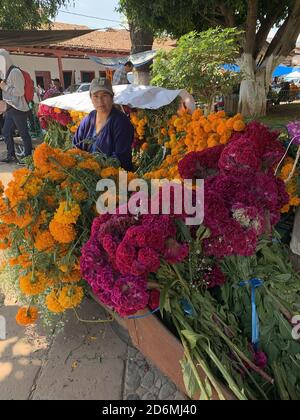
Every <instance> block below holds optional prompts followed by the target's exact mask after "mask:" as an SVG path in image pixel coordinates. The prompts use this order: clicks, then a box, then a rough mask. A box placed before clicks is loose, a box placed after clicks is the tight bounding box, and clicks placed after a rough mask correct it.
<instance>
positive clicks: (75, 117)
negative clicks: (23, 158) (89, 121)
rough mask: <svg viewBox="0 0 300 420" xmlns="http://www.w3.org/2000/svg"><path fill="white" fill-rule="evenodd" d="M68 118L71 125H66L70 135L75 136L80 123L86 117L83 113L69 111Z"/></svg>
mask: <svg viewBox="0 0 300 420" xmlns="http://www.w3.org/2000/svg"><path fill="white" fill-rule="evenodd" d="M69 114H70V117H71V118H72V123H70V124H69V125H68V128H69V130H70V131H71V133H72V134H75V133H76V131H77V129H78V127H79V125H80V123H81V121H82V120H83V119H84V118H85V117H86V116H87V115H88V114H86V113H84V112H79V111H74V110H72V111H69Z"/></svg>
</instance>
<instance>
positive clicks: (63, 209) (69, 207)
mask: <svg viewBox="0 0 300 420" xmlns="http://www.w3.org/2000/svg"><path fill="white" fill-rule="evenodd" d="M80 215H81V209H80V206H79V204H77V203H74V202H73V203H72V202H67V201H62V202H61V203H60V205H59V208H58V209H57V211H56V213H55V216H54V220H55V221H56V222H58V223H61V224H62V225H64V224H65V225H69V224H72V223H74V224H75V223H77V220H78V218H79V216H80Z"/></svg>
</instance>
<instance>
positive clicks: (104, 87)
mask: <svg viewBox="0 0 300 420" xmlns="http://www.w3.org/2000/svg"><path fill="white" fill-rule="evenodd" d="M90 96H91V100H92V103H93V105H94V107H95V111H92V112H91V113H90V114H89V115H88V116H87V117H86V118H85V119H84V120H83V121H82V122H81V124H80V126H79V127H78V130H77V132H76V134H75V136H74V140H73V145H74V146H75V147H77V148H79V149H81V150H85V151H88V152H90V153H97V152H102V153H104V154H106V155H107V156H108V157H115V158H117V159H118V160H119V161H120V163H121V166H122V168H123V169H125V170H127V171H133V165H132V143H133V139H134V128H133V126H132V124H131V122H130V120H129V118H128V117H127V116H126V115H125V114H124V113H122V112H121V111H119V110H117V109H116V108H115V107H114V106H113V100H114V92H113V89H112V84H111V82H110V80H108V79H94V80H93V81H92V83H91V86H90Z"/></svg>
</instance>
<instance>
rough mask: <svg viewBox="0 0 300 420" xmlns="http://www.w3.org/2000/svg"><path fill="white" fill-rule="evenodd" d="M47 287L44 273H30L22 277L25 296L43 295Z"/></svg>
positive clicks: (21, 287) (21, 282)
mask: <svg viewBox="0 0 300 420" xmlns="http://www.w3.org/2000/svg"><path fill="white" fill-rule="evenodd" d="M46 287H47V279H46V276H45V274H43V273H38V272H36V273H32V272H30V273H28V274H26V276H23V277H20V289H21V291H22V293H24V295H27V296H36V295H39V294H40V293H43V292H44V291H45V289H46Z"/></svg>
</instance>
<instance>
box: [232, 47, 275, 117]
mask: <svg viewBox="0 0 300 420" xmlns="http://www.w3.org/2000/svg"><path fill="white" fill-rule="evenodd" d="M281 60H282V57H274V56H270V57H268V59H267V60H265V61H264V64H263V65H262V66H257V65H256V62H255V60H254V59H253V57H252V55H251V54H246V53H244V54H243V56H242V58H241V60H240V66H241V71H242V73H243V80H242V82H241V88H240V99H239V112H241V114H242V115H243V116H244V117H252V118H256V117H261V116H264V115H266V112H267V95H268V92H269V88H270V84H271V81H272V74H273V71H274V69H275V68H276V66H277V65H278V64H279V63H280V62H281Z"/></svg>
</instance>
